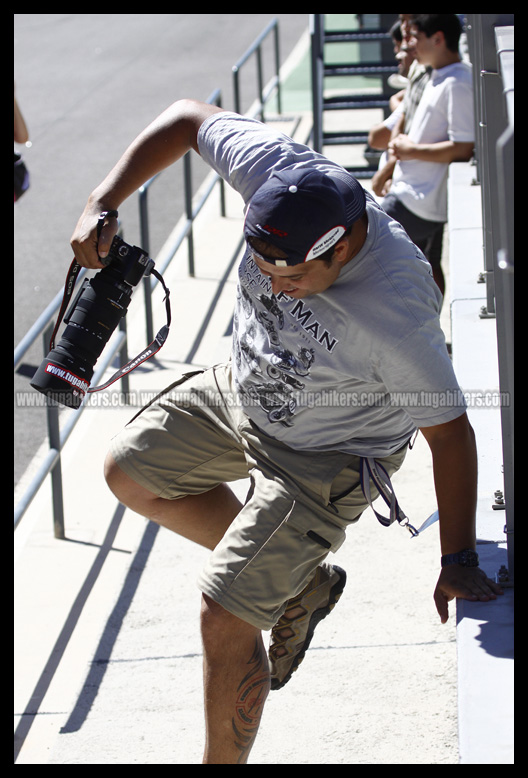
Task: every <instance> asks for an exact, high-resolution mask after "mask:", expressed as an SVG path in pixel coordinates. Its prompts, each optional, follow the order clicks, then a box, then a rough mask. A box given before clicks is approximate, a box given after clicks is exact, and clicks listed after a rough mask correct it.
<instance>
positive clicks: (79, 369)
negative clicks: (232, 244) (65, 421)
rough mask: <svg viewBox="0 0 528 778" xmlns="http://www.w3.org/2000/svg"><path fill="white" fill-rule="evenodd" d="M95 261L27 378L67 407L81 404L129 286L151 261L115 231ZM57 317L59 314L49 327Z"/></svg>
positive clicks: (146, 271) (123, 311)
mask: <svg viewBox="0 0 528 778" xmlns="http://www.w3.org/2000/svg"><path fill="white" fill-rule="evenodd" d="M101 261H102V262H103V263H104V265H105V267H104V268H103V269H102V270H100V271H99V272H98V273H97V274H96V275H94V276H93V278H90V279H85V280H84V282H83V285H82V286H81V288H80V289H79V292H78V293H77V296H76V298H75V300H74V301H73V303H72V305H71V306H70V308H69V310H68V312H67V314H66V316H65V317H64V322H65V324H66V328H65V330H64V333H63V335H62V337H61V339H60V341H59V343H58V344H57V345H56V346H54V338H52V342H51V344H50V349H51V350H50V352H49V353H48V355H47V356H46V357H45V359H44V360H43V361H42V363H41V365H40V367H39V368H38V370H37V372H36V373H35V375H34V376H33V379H32V380H31V386H32V387H33V388H34V389H37V390H38V391H39V392H42V393H43V394H45V395H46V396H47V397H48V398H49V399H51V400H54V401H55V402H58V403H60V404H61V405H65V406H67V407H69V408H78V407H79V406H80V405H81V403H82V401H83V398H84V395H85V394H86V392H87V391H89V387H90V381H91V380H92V377H93V373H94V366H95V363H96V362H97V360H98V358H99V356H100V355H101V352H102V351H103V349H104V347H105V346H106V344H107V343H108V341H109V339H110V336H111V335H112V333H113V331H114V330H115V328H116V327H117V325H118V324H119V320H120V319H121V318H122V317H123V316H125V315H126V312H127V309H128V305H129V303H130V300H131V298H132V292H133V291H134V287H136V286H137V284H138V283H139V282H140V280H141V279H142V278H143V276H148V275H150V273H151V272H152V271H153V268H154V261H153V260H152V259H150V258H149V257H148V255H147V254H146V253H145V252H144V251H143V250H142V249H140V248H138V247H137V246H130V245H129V244H128V243H125V241H124V240H123V239H122V238H120V237H119V236H118V235H116V236H115V237H114V239H113V242H112V245H111V247H110V251H109V253H108V256H107V257H106V258H105V259H104V260H101ZM72 269H73V271H74V273H75V274H76V273H77V272H78V271H79V269H80V266H79V265H78V263H77V262H76V261H75V260H74V262H73V263H72V268H71V269H70V275H69V276H68V279H67V281H66V291H65V298H64V300H63V308H64V307H65V304H67V297H66V295H67V293H68V289H69V287H72ZM156 275H158V274H157V273H156ZM73 284H74V281H73ZM69 294H70V295H71V291H70V292H69ZM60 321H61V319H60V314H59V320H58V321H57V324H56V326H55V331H56V330H57V328H58V326H59V324H60ZM145 358H147V357H145ZM118 377H120V376H118ZM100 388H103V387H100ZM92 391H96V390H92Z"/></svg>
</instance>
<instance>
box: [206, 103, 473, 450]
mask: <svg viewBox="0 0 528 778" xmlns="http://www.w3.org/2000/svg"><path fill="white" fill-rule="evenodd" d="M198 141H199V149H200V153H201V155H202V157H203V158H204V159H205V160H206V161H207V162H208V163H209V164H210V165H211V167H213V169H214V170H216V171H217V172H218V173H219V174H220V175H221V176H222V178H224V179H225V180H226V181H227V182H228V183H229V184H231V186H233V188H234V189H236V190H237V191H238V192H239V193H240V194H241V195H242V197H243V199H244V202H245V203H246V206H247V204H248V203H249V201H250V200H251V197H252V196H253V194H254V192H255V191H256V190H257V189H258V188H259V187H260V186H261V184H263V183H264V182H265V181H266V180H267V179H268V178H269V175H270V172H271V171H272V170H277V169H283V168H285V167H300V166H316V167H318V168H319V169H322V170H326V171H328V172H329V173H331V172H332V171H333V170H334V171H335V170H336V169H337V170H338V171H339V174H340V175H342V174H343V169H342V168H340V167H339V166H338V165H336V164H335V163H333V162H331V161H330V160H328V159H326V158H325V157H323V156H321V155H318V154H316V153H315V152H314V151H312V150H311V149H309V148H308V147H306V146H303V145H301V144H298V143H296V142H294V141H293V140H292V139H291V138H288V137H287V136H285V135H282V134H280V133H277V132H275V131H274V130H272V129H270V128H269V127H267V126H266V125H263V124H262V123H260V122H258V121H255V120H252V119H247V118H245V117H241V116H238V115H237V114H231V113H227V112H226V113H219V114H215V115H214V116H212V117H211V118H209V119H208V120H207V121H206V122H205V123H204V124H203V125H202V127H201V129H200V133H199V138H198ZM367 216H368V233H367V238H366V241H365V244H364V246H363V247H362V249H361V251H360V252H359V254H357V255H356V256H355V257H353V259H352V260H351V261H350V262H349V263H348V264H347V265H345V266H344V268H343V270H342V271H341V273H340V275H339V276H338V278H337V280H336V281H335V282H334V283H333V284H332V286H331V287H329V289H327V290H326V291H325V292H322V293H320V294H316V295H312V296H309V297H306V298H304V299H294V298H291V297H289V296H288V295H287V294H285V293H280V294H279V295H274V294H273V293H272V291H271V285H270V281H269V278H267V277H265V276H263V275H262V274H261V273H260V271H259V268H258V267H257V265H256V264H255V262H254V261H253V259H252V257H251V255H250V254H249V253H246V255H245V256H244V258H243V260H242V262H241V264H240V268H239V285H238V291H237V301H236V307H235V315H234V331H233V351H232V363H233V374H234V380H235V384H236V388H237V391H238V400H239V401H241V402H243V404H244V407H245V410H246V412H247V414H248V416H249V417H250V418H251V420H252V421H253V422H254V423H255V424H256V425H257V426H258V427H259V428H260V429H262V430H263V431H264V432H266V433H267V434H268V435H270V436H272V437H274V438H278V439H280V440H282V441H283V442H284V443H286V444H287V445H289V446H291V447H292V448H294V449H302V450H334V451H343V452H347V453H351V454H355V455H358V456H368V457H383V456H389V455H390V454H392V453H394V452H395V451H397V450H398V449H399V448H400V447H401V446H402V445H404V444H405V443H406V441H408V440H409V438H410V437H411V436H412V434H413V432H414V430H415V429H416V428H417V427H426V426H432V425H435V424H442V423H444V422H447V421H451V420H452V419H455V418H457V417H458V416H460V415H461V414H462V413H463V412H464V411H465V405H464V402H463V397H462V396H461V392H460V389H459V387H458V383H457V380H456V377H455V375H454V372H453V368H452V364H451V360H450V358H449V355H448V352H447V349H446V345H445V338H444V335H443V332H442V330H441V328H440V323H439V311H440V303H441V294H440V292H439V290H438V287H437V286H436V284H435V283H434V281H433V278H432V273H431V268H430V265H429V263H428V262H427V261H426V260H425V258H424V256H423V254H422V253H421V252H420V251H419V250H418V249H417V248H416V247H415V246H414V244H413V243H412V242H411V241H410V240H409V238H408V237H407V235H406V233H405V232H404V230H403V229H402V227H401V226H400V225H399V224H398V223H397V222H395V221H393V220H392V219H391V218H390V217H389V216H387V215H386V214H385V212H384V211H382V210H381V208H380V207H379V206H378V205H377V204H376V202H375V201H374V199H373V198H371V197H370V195H368V194H367Z"/></svg>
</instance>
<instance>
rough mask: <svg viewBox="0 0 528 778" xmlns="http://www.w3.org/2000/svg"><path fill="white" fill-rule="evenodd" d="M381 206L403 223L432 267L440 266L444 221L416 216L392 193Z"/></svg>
mask: <svg viewBox="0 0 528 778" xmlns="http://www.w3.org/2000/svg"><path fill="white" fill-rule="evenodd" d="M381 207H382V208H383V210H384V211H385V213H387V214H388V215H389V216H392V218H393V219H394V220H395V221H397V222H399V223H400V224H401V226H402V227H403V229H404V230H405V232H406V233H407V235H408V236H409V238H410V239H411V240H412V242H413V243H414V244H415V245H416V246H418V248H419V249H420V251H422V252H423V254H424V256H425V258H426V259H427V260H428V262H429V264H430V265H431V267H433V268H439V267H440V264H441V262H442V244H443V236H444V223H443V222H432V221H428V220H427V219H422V218H421V217H420V216H416V214H414V213H412V211H409V209H408V208H406V207H405V206H404V205H403V204H402V203H401V202H400V200H398V198H397V197H396V196H395V195H393V194H390V193H389V194H388V195H387V196H386V197H385V198H384V199H383V201H382V202H381Z"/></svg>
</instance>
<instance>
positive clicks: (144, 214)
mask: <svg viewBox="0 0 528 778" xmlns="http://www.w3.org/2000/svg"><path fill="white" fill-rule="evenodd" d="M271 31H274V34H275V61H276V76H275V77H274V78H273V79H272V80H271V82H270V83H269V84H268V85H267V86H266V87H264V86H262V84H261V74H262V69H261V67H260V68H259V102H258V105H259V109H260V112H261V115H262V118H263V104H264V103H265V102H266V101H267V100H268V99H269V97H270V96H271V94H272V93H273V91H274V90H275V89H277V90H278V93H279V98H278V99H279V103H278V104H279V112H280V83H279V80H278V74H279V47H278V22H277V20H273V21H272V22H271V23H270V24H269V25H268V26H267V27H266V28H265V29H264V31H263V32H262V34H261V35H260V36H259V37H258V38H257V39H256V40H255V42H254V43H253V44H252V46H251V47H250V48H249V49H248V50H247V52H246V53H245V54H244V55H243V57H242V58H241V59H240V60H239V61H238V62H237V63H236V65H234V66H233V72H234V71H235V69H236V71H237V73H238V72H239V70H240V68H241V67H242V65H243V64H244V63H245V62H246V61H247V60H248V59H249V57H250V56H251V54H252V53H253V52H255V51H258V52H259V53H258V56H259V58H260V47H261V45H262V43H263V41H264V40H265V38H266V37H267V36H268V35H269V34H270V32H271ZM235 78H237V76H236V75H235ZM237 90H238V88H237ZM237 94H238V102H237V103H236V106H235V110H238V111H239V112H240V110H239V106H240V104H239V95H240V92H239V90H238V91H237ZM207 102H208V103H210V104H214V105H218V106H221V92H220V90H218V89H217V90H215V91H214V92H213V93H212V94H211V95H210V96H209V98H208V99H207ZM183 164H184V191H185V218H184V219H183V221H182V224H181V226H180V229H179V230H178V231H177V232H176V233H175V234H173V235H172V241H171V244H170V245H169V246H167V245H165V247H164V248H165V253H164V256H163V257H162V258H161V261H157V262H156V267H157V269H158V270H159V272H160V273H161V274H163V272H164V271H165V270H166V268H167V267H168V265H169V264H170V262H171V261H172V259H173V257H174V255H175V254H176V252H177V251H178V249H179V248H180V246H181V245H182V243H183V241H184V240H185V239H186V238H187V240H188V245H189V275H190V276H191V277H193V276H194V242H193V235H192V227H193V222H194V220H195V219H196V217H197V216H198V214H199V213H200V211H201V210H202V208H203V207H204V205H205V203H206V202H207V200H208V198H209V197H210V195H211V194H212V192H213V190H214V188H215V186H216V185H217V184H219V185H220V209H221V214H222V216H225V190H224V181H223V179H221V178H220V176H219V175H218V174H216V173H211V174H210V176H209V177H208V179H207V181H206V183H205V184H204V186H203V187H202V190H201V191H200V193H199V194H198V195H197V196H196V197H195V198H193V195H192V176H191V153H190V152H189V153H187V154H186V155H185V156H184V157H183ZM160 175H161V173H160V174H158V175H156V176H154V177H153V178H152V179H150V180H149V181H147V182H146V183H145V184H144V185H143V186H142V187H140V189H139V190H138V199H139V214H140V240H141V246H142V248H143V249H144V250H145V251H146V252H147V253H149V216H148V192H149V189H150V187H151V186H152V184H153V183H154V181H156V180H157V179H158V178H159V176H160ZM86 272H87V271H86V269H84V268H83V269H82V270H81V271H80V272H79V275H78V279H82V278H83V277H84V275H85V274H86ZM143 283H144V293H145V317H146V330H147V337H148V338H149V342H150V341H151V340H152V338H153V324H152V304H151V294H152V291H153V290H154V288H155V286H156V284H157V283H158V281H157V280H156V279H154V278H146V279H144V280H143ZM62 297H63V292H62V290H61V291H59V292H58V293H57V295H56V296H55V297H54V299H53V300H52V301H51V303H50V304H49V305H48V306H47V308H46V309H45V310H44V311H43V313H42V314H41V315H40V316H39V318H38V319H37V321H36V322H35V323H34V324H33V326H32V327H31V328H30V330H29V331H28V332H27V333H26V335H25V336H24V337H23V338H22V340H21V341H20V342H19V343H18V345H17V346H16V348H15V352H14V369H15V371H16V370H17V368H18V367H19V366H20V364H21V363H22V360H23V358H24V356H25V355H26V353H27V352H28V350H29V349H30V348H31V346H32V345H33V344H34V343H35V341H36V340H37V338H38V337H39V336H41V335H43V338H44V355H46V354H47V353H48V350H49V349H48V344H49V340H50V336H51V332H52V329H53V319H54V317H55V315H56V313H57V311H58V310H59V308H60V305H61V302H62ZM126 348H127V333H126V317H125V318H123V319H122V320H121V323H120V325H119V330H117V331H116V332H115V333H114V334H113V335H112V337H111V339H110V341H109V343H108V344H107V346H106V348H105V351H104V358H103V359H102V360H101V361H100V362H99V363H98V366H97V370H96V372H95V374H94V378H93V382H94V384H97V383H99V381H100V380H101V379H102V376H103V374H104V372H105V371H106V369H107V368H108V367H109V366H110V364H111V363H112V361H113V359H114V357H115V355H116V354H117V353H118V352H119V354H120V366H123V365H125V364H126V362H127V361H128V357H127V355H126ZM127 381H128V376H125V377H124V378H123V382H125V383H122V387H123V392H124V393H125V396H126V395H127V394H128V383H126V382H127ZM45 407H46V413H47V425H48V439H49V450H48V452H47V454H46V456H45V457H44V459H43V461H42V462H41V464H40V466H39V468H38V470H37V472H36V473H35V474H34V475H33V477H32V479H31V482H30V484H29V486H28V487H27V488H26V490H25V492H24V493H23V495H22V497H21V498H20V499H19V500H18V502H17V503H16V505H15V522H14V525H15V529H16V528H17V526H19V524H20V522H21V520H22V518H23V516H24V514H25V513H26V511H27V509H28V508H29V506H30V504H31V502H32V500H33V498H34V497H35V496H36V494H37V493H38V491H39V489H40V487H41V486H42V484H43V483H44V480H45V479H46V477H47V476H48V475H51V479H52V502H53V524H54V534H55V537H56V538H60V539H63V538H64V537H65V531H64V507H63V499H62V474H61V451H62V448H63V447H64V445H65V443H66V441H67V440H68V438H69V437H70V435H71V433H72V431H73V429H74V427H75V425H76V424H77V422H78V421H79V419H80V417H81V414H82V412H83V411H84V409H85V408H86V402H84V403H83V404H82V405H81V407H80V408H79V409H77V410H76V411H71V415H70V417H69V419H68V420H67V421H66V423H65V424H64V426H63V429H62V430H61V429H60V427H59V407H58V406H57V405H56V404H54V403H52V402H49V401H46V405H45Z"/></svg>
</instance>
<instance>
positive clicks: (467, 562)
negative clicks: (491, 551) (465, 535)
mask: <svg viewBox="0 0 528 778" xmlns="http://www.w3.org/2000/svg"><path fill="white" fill-rule="evenodd" d="M459 556H460V562H459V564H460V565H463V566H464V567H477V566H478V561H479V559H478V554H477V552H476V551H472V550H471V549H470V548H468V549H466V551H461V552H460V554H459Z"/></svg>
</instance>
